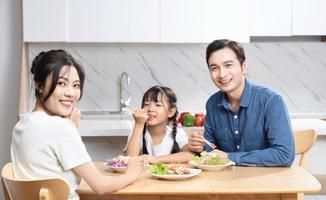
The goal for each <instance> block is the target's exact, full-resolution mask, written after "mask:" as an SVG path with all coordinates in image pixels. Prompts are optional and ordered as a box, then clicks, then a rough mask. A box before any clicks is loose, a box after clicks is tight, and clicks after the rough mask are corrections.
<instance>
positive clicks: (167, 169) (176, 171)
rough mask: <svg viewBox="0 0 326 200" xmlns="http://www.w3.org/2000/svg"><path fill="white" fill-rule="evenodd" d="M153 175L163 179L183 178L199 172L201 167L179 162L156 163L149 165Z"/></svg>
mask: <svg viewBox="0 0 326 200" xmlns="http://www.w3.org/2000/svg"><path fill="white" fill-rule="evenodd" d="M149 170H150V173H151V175H152V176H153V177H156V178H160V179H165V180H184V179H188V178H191V177H194V176H197V175H198V174H200V172H201V169H192V168H187V167H184V166H182V165H180V164H164V163H156V164H154V165H152V166H151V167H150V169H149Z"/></svg>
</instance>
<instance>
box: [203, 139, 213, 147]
mask: <svg viewBox="0 0 326 200" xmlns="http://www.w3.org/2000/svg"><path fill="white" fill-rule="evenodd" d="M204 141H205V143H206V144H207V145H208V146H210V147H211V148H213V149H216V145H215V144H214V143H212V142H210V141H208V140H206V139H205V138H204Z"/></svg>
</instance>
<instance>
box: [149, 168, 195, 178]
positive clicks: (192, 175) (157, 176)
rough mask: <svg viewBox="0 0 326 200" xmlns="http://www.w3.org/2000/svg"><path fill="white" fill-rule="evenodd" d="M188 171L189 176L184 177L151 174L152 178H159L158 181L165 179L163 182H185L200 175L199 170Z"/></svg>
mask: <svg viewBox="0 0 326 200" xmlns="http://www.w3.org/2000/svg"><path fill="white" fill-rule="evenodd" d="M188 169H189V171H190V174H184V175H157V174H151V175H152V176H153V177H156V178H160V179H165V180H173V181H177V180H185V179H188V178H191V177H194V176H197V175H198V174H200V172H201V169H191V168H188Z"/></svg>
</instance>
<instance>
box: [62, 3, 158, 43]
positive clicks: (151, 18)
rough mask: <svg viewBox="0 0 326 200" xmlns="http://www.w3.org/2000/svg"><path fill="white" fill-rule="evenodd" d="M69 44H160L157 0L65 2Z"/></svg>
mask: <svg viewBox="0 0 326 200" xmlns="http://www.w3.org/2000/svg"><path fill="white" fill-rule="evenodd" d="M67 2H68V16H67V20H68V29H69V31H68V32H69V38H68V41H69V42H159V36H160V32H159V30H160V29H159V24H160V22H159V16H160V12H159V6H160V5H159V0H92V1H90V0H68V1H67Z"/></svg>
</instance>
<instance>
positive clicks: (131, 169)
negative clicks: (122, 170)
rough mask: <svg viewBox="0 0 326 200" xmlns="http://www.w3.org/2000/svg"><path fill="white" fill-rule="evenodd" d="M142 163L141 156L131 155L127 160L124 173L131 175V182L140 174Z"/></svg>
mask: <svg viewBox="0 0 326 200" xmlns="http://www.w3.org/2000/svg"><path fill="white" fill-rule="evenodd" d="M143 165H144V159H143V158H142V157H140V156H139V157H131V158H129V160H128V169H127V171H126V174H128V176H129V177H131V179H132V182H133V181H135V180H137V178H138V176H139V175H140V173H141V171H142V169H143Z"/></svg>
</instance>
